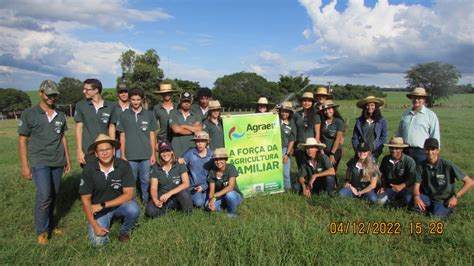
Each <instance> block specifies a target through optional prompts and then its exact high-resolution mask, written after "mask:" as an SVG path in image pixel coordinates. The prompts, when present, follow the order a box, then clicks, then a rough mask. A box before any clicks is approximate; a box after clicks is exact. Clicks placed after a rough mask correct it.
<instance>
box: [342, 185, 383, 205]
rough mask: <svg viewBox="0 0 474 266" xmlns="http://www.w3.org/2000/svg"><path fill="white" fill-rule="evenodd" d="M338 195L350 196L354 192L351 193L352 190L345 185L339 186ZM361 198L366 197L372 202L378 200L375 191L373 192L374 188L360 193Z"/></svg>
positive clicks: (352, 196)
mask: <svg viewBox="0 0 474 266" xmlns="http://www.w3.org/2000/svg"><path fill="white" fill-rule="evenodd" d="M339 195H340V196H341V197H351V198H354V197H355V195H354V193H352V190H351V189H350V188H347V187H343V188H341V190H339ZM362 198H364V199H367V200H369V201H370V202H372V203H377V202H378V200H379V197H378V196H377V193H375V191H374V190H371V191H369V192H367V193H365V194H364V195H362Z"/></svg>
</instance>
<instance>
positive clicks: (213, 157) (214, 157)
mask: <svg viewBox="0 0 474 266" xmlns="http://www.w3.org/2000/svg"><path fill="white" fill-rule="evenodd" d="M215 159H229V156H222V155H221V156H212V157H211V160H215Z"/></svg>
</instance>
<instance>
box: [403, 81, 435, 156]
mask: <svg viewBox="0 0 474 266" xmlns="http://www.w3.org/2000/svg"><path fill="white" fill-rule="evenodd" d="M407 97H408V98H409V99H411V102H412V105H413V106H412V107H411V108H410V109H408V110H406V111H405V112H404V113H403V115H402V119H401V121H400V125H399V126H398V133H397V137H402V138H403V142H404V143H405V144H408V145H409V147H408V148H406V149H405V150H404V152H405V153H406V154H408V155H410V157H412V158H413V159H414V160H415V162H416V163H420V162H422V161H423V160H425V159H426V155H425V152H424V151H423V144H424V141H425V140H426V139H428V138H435V139H437V140H438V142H440V143H441V140H440V133H439V132H440V131H439V121H438V117H437V116H436V114H435V113H434V112H433V111H431V110H430V109H428V108H427V107H426V106H425V101H426V98H427V97H429V95H428V93H426V90H425V89H424V88H415V89H413V91H412V92H410V93H408V94H407Z"/></svg>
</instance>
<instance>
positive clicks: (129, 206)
mask: <svg viewBox="0 0 474 266" xmlns="http://www.w3.org/2000/svg"><path fill="white" fill-rule="evenodd" d="M115 217H122V218H123V224H122V226H121V227H120V235H128V234H129V233H130V231H131V230H132V228H133V227H134V226H135V224H136V223H137V221H138V217H140V207H138V204H137V202H136V201H134V200H130V201H128V202H125V203H124V204H122V205H120V206H118V207H115V208H110V209H108V210H106V211H105V213H100V215H99V217H98V218H96V221H97V223H98V224H99V225H100V226H101V227H103V228H105V229H109V228H110V222H111V221H112V219H113V218H115ZM89 238H90V241H91V244H92V245H93V246H95V247H98V246H102V245H107V244H108V243H109V236H108V235H105V236H97V235H95V233H94V229H93V228H92V225H91V224H89Z"/></svg>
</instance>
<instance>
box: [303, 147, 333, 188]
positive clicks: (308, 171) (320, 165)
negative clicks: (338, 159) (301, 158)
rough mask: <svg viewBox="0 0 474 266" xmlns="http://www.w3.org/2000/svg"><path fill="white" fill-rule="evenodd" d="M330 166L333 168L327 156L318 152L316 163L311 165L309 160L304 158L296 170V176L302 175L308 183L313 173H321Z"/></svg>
mask: <svg viewBox="0 0 474 266" xmlns="http://www.w3.org/2000/svg"><path fill="white" fill-rule="evenodd" d="M331 168H333V166H332V163H331V161H330V160H329V157H328V156H327V155H325V154H320V155H318V156H317V157H316V165H312V164H311V162H310V161H308V160H305V162H304V163H303V164H302V165H301V167H300V169H299V170H298V176H299V177H304V180H305V183H306V184H308V183H309V180H310V179H311V177H312V176H313V175H314V174H317V173H321V172H323V171H326V170H328V169H331Z"/></svg>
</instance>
